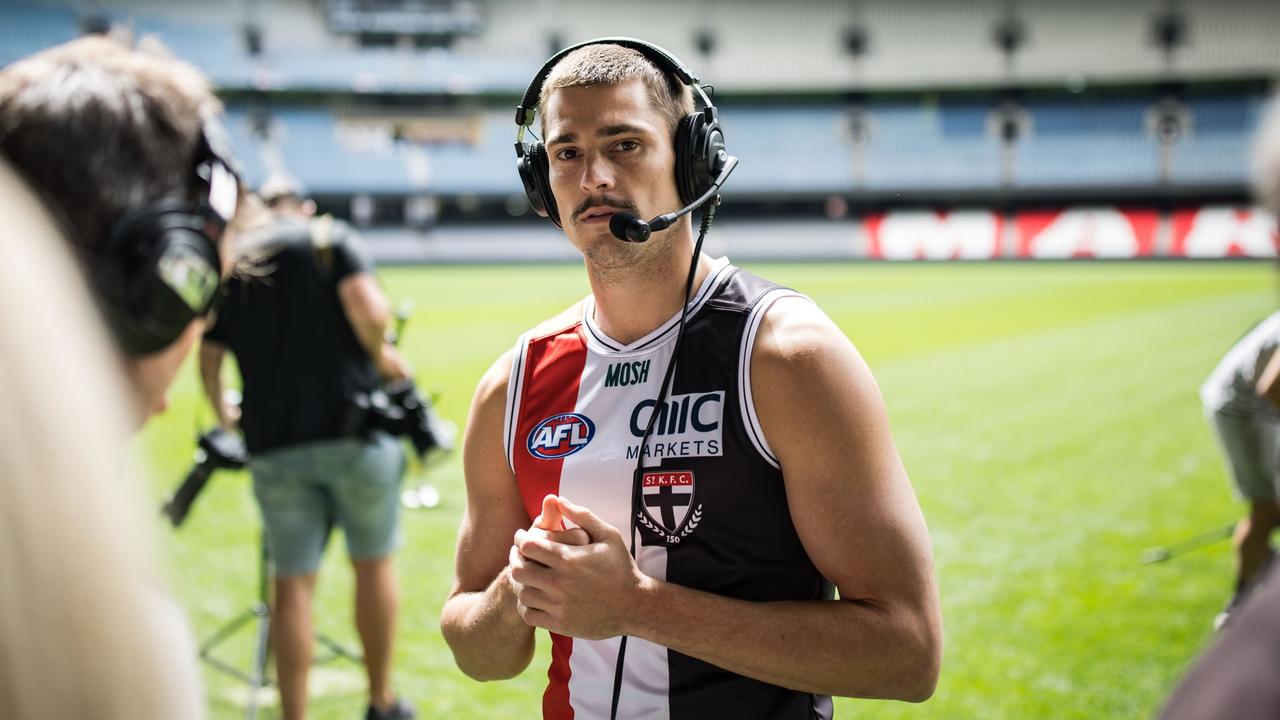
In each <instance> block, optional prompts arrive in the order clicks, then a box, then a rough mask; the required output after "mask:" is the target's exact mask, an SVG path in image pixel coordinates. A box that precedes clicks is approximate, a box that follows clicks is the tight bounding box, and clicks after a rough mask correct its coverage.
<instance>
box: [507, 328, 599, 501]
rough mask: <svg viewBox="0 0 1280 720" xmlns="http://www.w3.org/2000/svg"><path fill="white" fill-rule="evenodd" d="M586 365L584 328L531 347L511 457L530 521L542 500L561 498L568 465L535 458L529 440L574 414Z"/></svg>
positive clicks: (531, 343) (539, 340)
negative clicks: (545, 424) (547, 423)
mask: <svg viewBox="0 0 1280 720" xmlns="http://www.w3.org/2000/svg"><path fill="white" fill-rule="evenodd" d="M586 364H587V344H586V342H585V341H584V339H583V337H582V334H581V325H576V324H575V325H574V326H573V327H571V328H568V329H566V330H564V331H562V332H560V333H557V334H555V335H548V336H544V337H540V338H535V339H533V340H530V341H529V352H528V355H527V356H526V361H525V371H524V373H525V374H524V382H523V383H522V387H523V391H524V397H523V398H521V399H520V417H519V418H518V419H517V424H516V432H515V437H513V438H512V444H513V445H515V448H514V451H513V452H512V455H514V456H515V457H514V461H515V470H516V483H517V484H518V485H519V486H520V497H521V499H523V500H524V508H525V511H526V512H528V513H529V519H530V520H532V519H533V518H535V517H537V516H538V513H540V512H542V498H544V497H546V496H547V495H548V494H550V493H559V491H560V468H561V467H563V465H564V460H563V459H560V458H554V459H544V458H539V457H534V455H533V453H532V452H530V450H529V435H530V433H532V432H533V430H534V428H536V427H537V426H538V424H539V423H541V422H542V421H543V420H546V419H547V418H550V417H554V416H556V415H561V414H563V413H571V412H573V411H574V408H575V407H577V405H578V385H579V383H580V382H581V380H582V370H583V368H584V367H586Z"/></svg>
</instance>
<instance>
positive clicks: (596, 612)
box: [509, 495, 649, 640]
mask: <svg viewBox="0 0 1280 720" xmlns="http://www.w3.org/2000/svg"><path fill="white" fill-rule="evenodd" d="M565 518H567V519H569V520H570V521H572V522H573V523H574V524H576V525H577V526H578V527H575V528H570V529H567V530H566V529H564V523H563V519H565ZM509 562H510V565H511V585H512V588H513V589H514V590H515V595H516V611H517V612H518V613H519V614H520V617H521V619H523V620H524V621H525V623H527V624H528V625H531V626H533V627H540V628H545V629H547V630H550V631H551V632H554V633H558V634H560V635H567V636H570V637H576V638H582V639H585V640H602V639H604V638H610V637H616V636H618V635H625V634H628V632H629V631H628V627H627V620H628V618H629V617H630V616H631V615H632V614H633V612H634V608H635V607H636V599H637V596H638V595H639V593H640V592H641V590H642V588H643V586H644V584H645V583H646V582H647V581H648V580H649V578H648V577H647V576H646V575H644V574H643V573H641V572H640V569H639V568H638V567H636V564H635V561H634V560H633V559H632V558H631V553H630V552H628V550H627V547H626V544H625V542H624V541H623V538H622V533H620V532H618V529H617V528H615V527H613V526H612V525H610V524H608V523H606V522H605V521H603V520H601V519H600V518H599V517H598V516H597V515H596V514H595V513H593V512H591V511H590V510H588V509H586V508H584V507H582V506H580V505H576V504H574V503H572V502H569V501H568V500H565V499H564V498H562V497H558V496H556V495H547V496H546V497H545V498H543V500H542V513H541V514H540V515H538V517H537V518H535V519H534V521H533V526H532V527H530V528H529V529H528V530H517V531H516V535H515V544H514V545H513V546H512V547H511V555H510V558H509Z"/></svg>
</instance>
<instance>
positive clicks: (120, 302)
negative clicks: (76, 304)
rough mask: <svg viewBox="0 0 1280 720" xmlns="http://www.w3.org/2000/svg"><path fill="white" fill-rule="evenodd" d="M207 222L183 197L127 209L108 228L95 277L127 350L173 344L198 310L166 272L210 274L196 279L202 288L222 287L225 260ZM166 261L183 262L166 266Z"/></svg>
mask: <svg viewBox="0 0 1280 720" xmlns="http://www.w3.org/2000/svg"><path fill="white" fill-rule="evenodd" d="M205 222H206V221H205V219H204V217H203V216H202V215H201V214H198V213H192V212H190V210H189V209H188V208H187V207H185V206H184V204H182V203H181V202H178V201H161V202H159V203H155V204H153V205H150V206H147V207H145V208H142V209H141V210H136V211H132V212H129V213H127V214H126V215H125V216H124V217H122V218H121V219H120V220H118V221H117V222H116V224H115V225H114V226H113V227H112V229H111V231H110V232H109V233H108V234H107V240H106V242H104V244H103V250H102V253H101V261H100V262H98V263H95V266H101V267H95V270H94V277H93V282H94V286H95V290H96V292H97V294H98V295H99V297H100V298H101V299H102V302H103V305H104V308H103V310H104V316H105V318H106V320H107V325H108V327H109V329H110V330H111V334H112V335H113V336H114V337H115V339H116V342H117V343H118V345H119V346H120V348H121V349H122V350H124V352H125V353H126V354H128V355H145V354H148V353H152V352H156V351H158V350H161V349H163V348H165V347H167V346H169V345H170V344H171V343H172V342H173V341H174V340H176V339H177V338H178V336H180V335H181V334H182V332H183V331H185V330H186V328H187V325H188V324H189V323H190V322H191V320H193V319H194V318H195V317H196V316H197V315H198V313H199V311H198V310H197V309H195V308H192V307H191V306H190V305H189V304H188V303H189V302H191V301H192V298H188V297H183V296H181V295H179V293H178V291H177V288H176V287H174V285H173V284H171V283H170V282H166V280H165V277H167V276H170V275H172V276H175V277H177V278H180V279H185V280H193V279H196V277H197V276H207V277H205V280H206V282H204V283H203V284H201V283H197V285H199V286H200V287H199V288H197V289H203V290H204V293H200V294H207V293H208V291H209V289H210V286H212V288H216V287H217V282H218V275H219V273H220V270H221V260H220V255H219V252H218V246H217V241H216V240H213V239H211V238H209V237H208V236H207V235H205V233H204V226H205ZM166 261H167V262H170V263H173V264H175V265H177V266H179V267H174V268H166V267H165V266H164V265H163V263H166ZM197 269H199V270H203V273H198V272H194V271H195V270H197ZM170 280H171V281H172V280H173V278H170ZM184 289H185V285H184Z"/></svg>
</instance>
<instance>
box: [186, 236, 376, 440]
mask: <svg viewBox="0 0 1280 720" xmlns="http://www.w3.org/2000/svg"><path fill="white" fill-rule="evenodd" d="M332 236H333V238H334V242H332V244H330V245H329V246H328V247H324V248H322V247H319V246H317V245H316V243H314V242H313V241H312V237H311V227H310V224H309V223H308V222H306V221H300V220H281V221H279V222H278V224H277V226H276V227H275V228H273V229H272V230H271V236H270V239H269V240H268V241H267V242H266V243H265V246H266V248H267V249H268V250H269V251H273V252H274V254H272V255H271V256H269V258H268V259H267V260H265V261H264V262H263V269H264V270H265V272H266V274H265V276H262V277H250V278H244V279H233V280H231V281H230V283H229V285H228V287H227V289H226V292H227V297H226V298H225V300H224V302H223V304H222V307H221V308H220V309H219V311H218V314H217V318H216V320H215V322H214V324H213V325H212V327H210V328H209V330H208V331H206V332H205V338H206V339H208V340H212V341H213V342H217V343H220V344H222V345H225V346H227V348H228V349H230V350H231V352H232V353H233V354H234V355H235V357H236V362H237V363H238V364H239V366H240V376H241V378H242V380H243V385H244V400H243V403H242V406H241V418H240V425H241V428H242V429H243V430H244V436H245V444H246V445H247V446H248V449H249V452H250V453H258V452H264V451H268V450H275V449H278V448H283V447H288V446H291V445H297V444H299V443H303V442H308V441H312V440H325V439H331V438H337V437H341V436H342V434H343V420H344V417H345V416H346V413H347V412H348V408H349V407H350V404H349V402H348V399H349V397H350V396H351V395H352V393H354V392H357V391H369V390H372V389H373V388H374V387H376V385H377V382H378V377H377V372H376V371H375V370H374V367H373V363H372V361H371V360H370V359H369V356H368V354H367V353H366V352H365V351H364V349H363V348H362V347H361V346H360V343H359V341H358V340H357V339H356V336H355V332H354V331H353V330H352V329H351V325H350V324H349V323H348V322H347V317H346V314H345V313H344V312H343V309H342V303H341V301H340V300H339V298H338V284H339V283H340V282H341V281H342V280H343V279H345V278H347V277H349V276H351V275H353V274H356V273H361V272H369V271H370V269H371V265H370V263H369V262H368V260H367V259H366V258H365V257H364V256H363V254H362V253H361V252H360V250H359V248H358V247H356V242H357V240H356V239H355V238H354V237H353V234H352V233H351V232H350V231H349V230H348V229H347V228H346V226H344V225H342V224H335V225H334V228H333V233H332Z"/></svg>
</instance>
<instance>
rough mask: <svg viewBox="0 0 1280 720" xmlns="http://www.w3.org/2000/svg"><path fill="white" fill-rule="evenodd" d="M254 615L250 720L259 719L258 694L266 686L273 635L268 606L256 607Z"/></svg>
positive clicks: (248, 713)
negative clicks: (268, 646)
mask: <svg viewBox="0 0 1280 720" xmlns="http://www.w3.org/2000/svg"><path fill="white" fill-rule="evenodd" d="M253 614H254V615H257V616H258V632H257V640H256V641H255V642H254V646H253V669H252V670H251V673H252V674H251V675H250V678H249V708H248V711H247V713H246V715H245V717H246V718H248V720H255V719H256V718H257V717H258V693H259V692H260V691H261V690H262V688H263V686H265V685H266V677H267V645H268V643H269V639H270V635H271V614H270V612H268V610H267V606H266V605H265V604H263V603H258V604H256V605H254V607H253Z"/></svg>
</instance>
